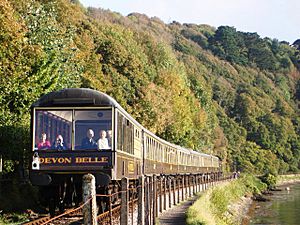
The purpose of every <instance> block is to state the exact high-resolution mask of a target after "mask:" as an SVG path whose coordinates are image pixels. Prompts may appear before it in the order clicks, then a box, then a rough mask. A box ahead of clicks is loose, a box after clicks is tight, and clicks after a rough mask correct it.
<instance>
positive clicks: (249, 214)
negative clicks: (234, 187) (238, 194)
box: [240, 175, 300, 225]
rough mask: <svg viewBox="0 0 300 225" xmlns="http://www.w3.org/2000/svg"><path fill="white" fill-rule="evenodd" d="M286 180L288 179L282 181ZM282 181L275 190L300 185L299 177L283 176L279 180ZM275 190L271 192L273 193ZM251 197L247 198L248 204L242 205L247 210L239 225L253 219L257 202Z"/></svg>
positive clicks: (244, 224) (246, 224)
mask: <svg viewBox="0 0 300 225" xmlns="http://www.w3.org/2000/svg"><path fill="white" fill-rule="evenodd" d="M284 177H285V178H288V179H284ZM281 179H282V180H280V181H279V182H278V183H277V184H276V188H279V189H280V191H281V190H282V189H281V188H284V187H285V186H288V185H294V184H297V183H300V176H299V175H283V177H282V178H281ZM274 191H275V190H273V191H271V192H274ZM262 195H263V196H266V195H265V194H262ZM252 197H253V196H249V197H248V198H249V199H250V200H249V201H250V204H245V205H243V207H245V208H246V209H247V210H245V211H247V212H246V213H245V215H243V218H242V222H241V223H240V225H248V224H249V223H250V220H251V218H253V216H254V213H255V209H256V206H257V204H256V203H257V201H256V200H253V198H252Z"/></svg>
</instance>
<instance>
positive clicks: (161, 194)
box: [158, 176, 163, 213]
mask: <svg viewBox="0 0 300 225" xmlns="http://www.w3.org/2000/svg"><path fill="white" fill-rule="evenodd" d="M162 179H163V177H162V176H160V177H159V185H158V187H159V212H160V213H162V211H163V207H162V205H163V183H162Z"/></svg>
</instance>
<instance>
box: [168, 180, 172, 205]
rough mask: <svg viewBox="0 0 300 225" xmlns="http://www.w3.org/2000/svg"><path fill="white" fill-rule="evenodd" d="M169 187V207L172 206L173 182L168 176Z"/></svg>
mask: <svg viewBox="0 0 300 225" xmlns="http://www.w3.org/2000/svg"><path fill="white" fill-rule="evenodd" d="M168 189H169V208H171V207H172V198H171V197H172V196H171V195H172V183H171V178H170V177H168Z"/></svg>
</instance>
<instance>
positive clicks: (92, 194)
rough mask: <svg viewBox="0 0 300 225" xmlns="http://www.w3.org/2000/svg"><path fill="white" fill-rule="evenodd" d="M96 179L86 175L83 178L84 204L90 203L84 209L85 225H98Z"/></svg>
mask: <svg viewBox="0 0 300 225" xmlns="http://www.w3.org/2000/svg"><path fill="white" fill-rule="evenodd" d="M95 184H96V183H95V177H94V176H93V175H92V174H86V175H84V176H83V178H82V195H83V196H82V198H83V202H87V201H88V200H89V199H90V198H91V199H90V202H89V203H87V204H86V205H84V207H83V221H84V224H85V225H97V203H96V185H95Z"/></svg>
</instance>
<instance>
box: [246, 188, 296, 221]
mask: <svg viewBox="0 0 300 225" xmlns="http://www.w3.org/2000/svg"><path fill="white" fill-rule="evenodd" d="M287 187H288V188H289V189H290V190H287ZM280 189H281V190H282V191H273V192H272V193H273V195H270V196H267V198H270V199H271V201H267V202H255V203H254V205H253V208H252V209H253V212H252V213H250V214H252V215H251V219H250V221H249V225H265V224H268V225H299V224H300V183H296V184H289V185H284V186H282V187H280Z"/></svg>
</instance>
